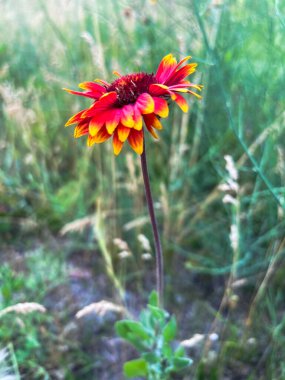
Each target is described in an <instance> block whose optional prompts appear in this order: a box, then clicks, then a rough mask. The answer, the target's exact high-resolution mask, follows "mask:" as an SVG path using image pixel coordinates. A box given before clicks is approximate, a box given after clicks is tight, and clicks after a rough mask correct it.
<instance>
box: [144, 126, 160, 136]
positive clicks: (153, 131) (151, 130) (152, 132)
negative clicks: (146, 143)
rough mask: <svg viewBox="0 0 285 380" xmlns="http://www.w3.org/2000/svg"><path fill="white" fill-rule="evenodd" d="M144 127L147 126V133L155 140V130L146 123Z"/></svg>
mask: <svg viewBox="0 0 285 380" xmlns="http://www.w3.org/2000/svg"><path fill="white" fill-rule="evenodd" d="M146 127H147V130H148V131H149V133H150V134H151V135H152V136H153V137H154V138H155V139H156V140H157V139H158V135H157V133H156V132H155V130H154V129H153V128H152V126H150V125H147V126H146Z"/></svg>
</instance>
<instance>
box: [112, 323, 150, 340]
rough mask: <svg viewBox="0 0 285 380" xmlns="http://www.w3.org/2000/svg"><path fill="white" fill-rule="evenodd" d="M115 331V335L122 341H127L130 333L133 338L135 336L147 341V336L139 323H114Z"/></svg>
mask: <svg viewBox="0 0 285 380" xmlns="http://www.w3.org/2000/svg"><path fill="white" fill-rule="evenodd" d="M115 329H116V332H117V334H118V335H119V336H120V337H122V338H124V339H127V338H128V336H129V334H130V333H131V335H133V336H134V335H136V336H137V338H139V339H149V334H148V333H147V331H146V330H145V328H144V327H143V325H142V324H141V323H140V322H136V321H131V320H123V321H119V322H116V324H115Z"/></svg>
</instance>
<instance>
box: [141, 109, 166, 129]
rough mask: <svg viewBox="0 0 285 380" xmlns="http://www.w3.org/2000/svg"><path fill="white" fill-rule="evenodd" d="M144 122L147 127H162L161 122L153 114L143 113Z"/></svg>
mask: <svg viewBox="0 0 285 380" xmlns="http://www.w3.org/2000/svg"><path fill="white" fill-rule="evenodd" d="M143 118H144V122H145V125H146V126H147V127H154V128H156V129H162V128H163V127H162V124H161V122H160V121H159V120H158V118H157V117H156V116H155V114H153V113H152V114H150V115H144V117H143Z"/></svg>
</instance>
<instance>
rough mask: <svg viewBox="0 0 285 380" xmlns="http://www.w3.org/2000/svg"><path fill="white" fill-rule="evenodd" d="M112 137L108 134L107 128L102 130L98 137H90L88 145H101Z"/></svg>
mask: <svg viewBox="0 0 285 380" xmlns="http://www.w3.org/2000/svg"><path fill="white" fill-rule="evenodd" d="M110 137H111V135H109V133H108V132H107V130H106V128H101V129H100V130H99V132H98V133H97V135H95V136H91V135H89V136H88V140H87V145H88V146H92V145H93V144H101V143H102V142H104V141H106V140H108V139H109V138H110Z"/></svg>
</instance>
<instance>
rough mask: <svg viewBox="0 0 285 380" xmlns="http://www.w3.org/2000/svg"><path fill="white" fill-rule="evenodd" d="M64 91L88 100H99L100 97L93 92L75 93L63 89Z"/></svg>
mask: <svg viewBox="0 0 285 380" xmlns="http://www.w3.org/2000/svg"><path fill="white" fill-rule="evenodd" d="M63 90H64V91H67V92H69V93H70V94H72V95H79V96H85V97H86V98H92V99H98V98H99V97H100V96H101V95H100V96H96V95H95V94H94V93H93V92H90V91H87V92H81V91H73V90H70V89H69V88H63Z"/></svg>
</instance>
